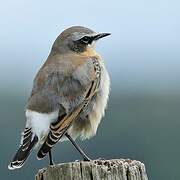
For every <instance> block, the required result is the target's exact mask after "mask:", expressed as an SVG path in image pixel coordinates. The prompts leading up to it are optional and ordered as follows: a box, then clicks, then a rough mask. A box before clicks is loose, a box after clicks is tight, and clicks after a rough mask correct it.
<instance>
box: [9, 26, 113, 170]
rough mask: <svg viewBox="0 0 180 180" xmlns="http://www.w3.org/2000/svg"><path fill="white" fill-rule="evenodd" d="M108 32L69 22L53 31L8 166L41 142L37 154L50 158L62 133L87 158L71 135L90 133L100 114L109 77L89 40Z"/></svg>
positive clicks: (83, 136) (13, 166)
mask: <svg viewBox="0 0 180 180" xmlns="http://www.w3.org/2000/svg"><path fill="white" fill-rule="evenodd" d="M108 35H110V33H96V32H94V31H92V30H91V29H88V28H85V27H82V26H73V27H70V28H68V29H66V30H64V31H63V32H62V33H61V34H60V35H59V36H58V37H57V39H56V40H55V42H54V44H53V46H52V49H51V52H50V54H49V56H48V58H47V60H46V62H45V63H44V64H43V66H42V67H41V68H40V70H39V72H38V73H37V75H36V77H35V79H34V82H33V88H32V92H31V96H30V97H29V99H28V102H27V106H26V126H25V129H24V131H23V132H22V137H21V143H20V147H19V149H18V151H17V153H16V154H15V156H14V158H13V160H12V162H11V163H10V164H9V166H8V168H9V169H11V170H12V169H17V168H21V167H22V166H23V164H24V162H25V160H26V159H27V158H28V156H29V154H30V153H31V150H32V149H33V147H34V146H35V145H39V146H41V147H40V149H39V151H38V154H37V158H38V159H42V158H44V157H45V156H46V154H47V153H49V158H50V164H53V160H52V154H51V148H52V147H53V146H54V145H55V144H56V143H57V142H58V141H63V140H66V139H69V140H70V141H71V143H72V144H73V145H74V146H75V147H76V149H77V150H78V151H79V153H80V154H81V155H82V156H83V158H84V160H87V161H89V160H90V158H89V157H88V156H87V155H86V154H85V153H84V152H83V150H82V149H81V148H80V147H79V146H78V145H77V144H76V142H75V139H76V138H77V137H80V138H81V139H86V138H90V137H92V136H93V135H95V134H96V131H97V127H98V125H99V123H100V121H101V118H102V116H103V115H104V111H105V108H106V104H107V101H108V95H109V86H110V80H109V75H108V72H107V70H106V68H105V65H104V63H103V60H102V59H101V57H100V55H99V54H98V53H97V52H96V51H95V42H96V41H97V40H99V39H101V38H103V37H105V36H108Z"/></svg>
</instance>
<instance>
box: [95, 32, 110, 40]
mask: <svg viewBox="0 0 180 180" xmlns="http://www.w3.org/2000/svg"><path fill="white" fill-rule="evenodd" d="M109 35H111V33H99V34H96V35H95V36H94V37H93V40H94V41H96V40H98V39H101V38H103V37H106V36H109Z"/></svg>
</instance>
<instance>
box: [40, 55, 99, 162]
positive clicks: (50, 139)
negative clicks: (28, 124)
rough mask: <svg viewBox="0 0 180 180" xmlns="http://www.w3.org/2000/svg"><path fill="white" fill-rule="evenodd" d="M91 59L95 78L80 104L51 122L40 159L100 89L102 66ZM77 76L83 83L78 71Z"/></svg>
mask: <svg viewBox="0 0 180 180" xmlns="http://www.w3.org/2000/svg"><path fill="white" fill-rule="evenodd" d="M91 61H92V67H93V71H92V72H93V73H94V75H93V76H92V77H93V78H92V80H91V81H90V83H88V85H86V89H85V93H83V95H82V96H83V98H82V99H81V98H80V100H79V102H78V105H76V106H75V107H74V108H73V110H72V111H70V113H67V114H64V115H62V116H59V118H58V120H57V121H56V122H55V123H52V124H51V126H50V132H49V134H48V136H47V138H46V140H45V142H44V144H43V145H42V147H41V148H40V150H39V152H38V154H37V157H38V159H42V158H43V157H45V155H46V154H47V153H48V152H49V151H50V149H51V148H52V147H53V146H54V145H55V144H56V143H57V142H58V141H59V140H60V138H61V137H62V136H63V135H64V134H65V133H66V131H67V129H68V128H69V127H70V126H71V124H72V122H73V121H74V120H75V119H76V118H77V117H78V116H79V115H80V114H81V112H82V111H83V110H84V109H85V107H86V106H87V105H88V103H89V102H90V100H91V98H92V96H93V95H94V94H95V93H96V91H97V90H98V87H99V84H100V75H101V71H100V69H101V66H100V63H99V62H98V60H97V59H96V58H94V59H91ZM91 70H92V69H91ZM78 74H79V73H78ZM84 76H85V74H84ZM75 77H76V80H78V81H79V83H82V82H80V81H81V80H79V79H78V78H77V76H76V73H75ZM81 78H82V75H81ZM74 98H78V99H79V97H74Z"/></svg>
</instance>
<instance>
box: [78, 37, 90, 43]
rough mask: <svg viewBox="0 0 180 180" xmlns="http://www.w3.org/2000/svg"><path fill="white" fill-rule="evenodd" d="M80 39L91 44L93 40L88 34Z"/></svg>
mask: <svg viewBox="0 0 180 180" xmlns="http://www.w3.org/2000/svg"><path fill="white" fill-rule="evenodd" d="M80 40H81V42H83V43H86V44H89V43H91V42H92V41H91V37H88V36H84V37H83V38H81V39H80Z"/></svg>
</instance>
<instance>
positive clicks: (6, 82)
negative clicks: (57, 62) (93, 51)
mask: <svg viewBox="0 0 180 180" xmlns="http://www.w3.org/2000/svg"><path fill="white" fill-rule="evenodd" d="M179 7H180V2H179V1H175V0H169V1H167V0H161V1H160V0H151V1H150V0H149V1H148V0H136V1H134V0H127V1H124V0H111V1H101V0H99V1H97V0H79V1H70V0H66V1H60V0H53V1H45V0H38V1H37V0H31V1H30V0H26V1H24V0H16V1H12V0H11V1H10V0H6V1H2V2H1V6H0V27H1V28H0V49H1V51H0V82H1V87H0V91H2V92H3V91H5V90H10V91H11V90H12V88H13V90H14V91H16V90H17V91H18V92H25V93H27V92H28V93H29V92H30V88H31V86H32V80H33V77H34V76H35V72H37V70H38V68H39V67H40V65H41V64H42V63H43V62H44V61H45V59H46V57H47V55H48V53H49V51H50V48H51V45H52V43H53V41H54V40H55V38H56V37H57V36H58V34H59V33H60V32H61V31H62V30H63V29H65V28H67V27H69V26H72V25H83V26H87V27H89V28H92V29H93V30H94V31H99V32H111V33H112V36H111V37H107V38H105V39H103V40H101V41H99V42H98V44H97V50H98V52H99V53H100V54H101V55H102V57H103V58H104V60H105V63H106V65H107V68H108V70H109V72H110V75H111V79H112V88H115V89H116V90H117V89H118V90H120V91H128V90H129V91H132V92H133V91H134V92H136V91H137V92H141V91H142V92H147V93H148V92H151V91H152V92H155V93H156V92H157V93H161V92H162V93H164V92H165V93H179V92H180V91H179V90H180V11H179ZM13 90H12V92H13Z"/></svg>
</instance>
